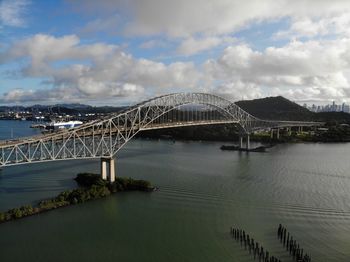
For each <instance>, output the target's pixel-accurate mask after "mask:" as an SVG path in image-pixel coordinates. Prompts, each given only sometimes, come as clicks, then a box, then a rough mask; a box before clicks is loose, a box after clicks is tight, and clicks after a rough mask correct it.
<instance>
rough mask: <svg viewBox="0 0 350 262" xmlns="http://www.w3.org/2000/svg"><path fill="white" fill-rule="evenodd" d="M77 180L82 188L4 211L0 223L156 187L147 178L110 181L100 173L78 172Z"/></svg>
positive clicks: (0, 214) (119, 178) (0, 216)
mask: <svg viewBox="0 0 350 262" xmlns="http://www.w3.org/2000/svg"><path fill="white" fill-rule="evenodd" d="M75 180H76V181H77V183H78V184H79V186H81V187H80V188H77V189H73V190H66V191H63V192H61V193H60V194H59V195H58V196H56V197H54V198H51V199H46V200H42V201H40V202H39V203H38V204H37V206H35V207H33V206H31V205H24V206H21V207H18V208H13V209H10V210H8V211H6V212H3V213H1V212H0V223H1V222H6V221H10V220H14V219H19V218H22V217H27V216H31V215H35V214H39V213H42V212H46V211H49V210H53V209H57V208H60V207H65V206H69V205H75V204H79V203H84V202H86V201H89V200H93V199H98V198H103V197H106V196H109V195H110V194H113V193H116V192H121V191H131V190H138V191H147V192H148V191H153V190H154V189H155V188H154V187H153V186H152V185H151V183H150V182H148V181H145V180H135V179H131V178H121V177H118V178H116V181H115V182H113V183H110V182H107V181H105V180H102V179H101V177H100V175H97V174H91V173H81V174H78V175H77V177H76V178H75Z"/></svg>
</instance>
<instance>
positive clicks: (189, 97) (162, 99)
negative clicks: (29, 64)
mask: <svg viewBox="0 0 350 262" xmlns="http://www.w3.org/2000/svg"><path fill="white" fill-rule="evenodd" d="M223 123H233V124H237V125H239V126H240V127H241V130H242V132H243V133H245V134H250V133H252V132H254V131H257V130H264V129H272V128H279V127H292V126H318V125H321V124H322V123H318V122H299V121H268V120H261V119H259V118H256V117H254V116H252V115H250V114H249V113H247V112H245V111H244V110H243V109H241V108H240V107H239V106H237V105H236V104H235V103H233V102H231V101H229V100H227V99H224V98H222V97H219V96H216V95H212V94H206V93H175V94H168V95H163V96H159V97H155V98H152V99H150V100H147V101H144V102H142V103H139V104H137V105H135V106H132V107H130V108H128V109H127V110H124V111H122V112H119V113H117V114H115V115H112V116H110V117H108V118H105V119H101V120H96V121H93V122H90V123H86V124H84V125H81V126H79V127H77V128H71V129H67V130H61V131H58V132H55V133H51V134H46V135H39V136H33V137H29V138H21V139H17V140H8V141H0V167H5V166H11V165H19V164H28V163H36V162H46V161H57V160H69V159H88V158H101V159H102V158H109V159H111V158H113V156H115V155H116V154H117V152H118V151H119V150H120V149H121V148H122V147H123V146H124V145H125V144H126V143H127V142H128V141H129V140H130V139H132V138H133V137H134V136H135V135H136V134H137V133H138V132H140V131H142V130H150V129H160V128H173V127H182V126H193V125H213V124H223ZM113 165H114V163H113Z"/></svg>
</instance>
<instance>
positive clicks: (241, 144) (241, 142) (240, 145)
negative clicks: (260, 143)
mask: <svg viewBox="0 0 350 262" xmlns="http://www.w3.org/2000/svg"><path fill="white" fill-rule="evenodd" d="M239 148H241V149H242V148H243V136H242V135H239Z"/></svg>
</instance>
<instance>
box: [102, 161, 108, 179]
mask: <svg viewBox="0 0 350 262" xmlns="http://www.w3.org/2000/svg"><path fill="white" fill-rule="evenodd" d="M101 176H102V179H103V180H107V161H106V160H105V159H104V158H101Z"/></svg>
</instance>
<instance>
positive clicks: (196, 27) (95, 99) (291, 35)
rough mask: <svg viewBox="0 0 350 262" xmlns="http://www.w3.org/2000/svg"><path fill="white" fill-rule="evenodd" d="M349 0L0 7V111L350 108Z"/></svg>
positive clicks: (7, 1) (114, 0)
mask: <svg viewBox="0 0 350 262" xmlns="http://www.w3.org/2000/svg"><path fill="white" fill-rule="evenodd" d="M349 83H350V1H349V0H332V1H329V0H293V1H290V0H264V1H261V0H245V1H241V0H215V1H214V0H213V1H211V0H176V1H173V0H99V1H95V0H57V1H56V0H0V105H10V104H11V105H12V104H25V105H30V104H37V103H40V104H56V103H77V102H79V103H85V104H93V105H115V106H121V105H123V106H125V105H132V104H134V103H137V102H140V101H142V100H146V99H149V98H151V97H154V96H158V95H162V94H167V93H176V92H208V93H213V94H217V95H220V96H222V97H225V98H227V99H230V100H232V101H237V100H241V99H255V98H261V97H266V96H278V95H281V96H284V97H286V98H288V99H290V100H292V101H295V102H298V103H304V102H306V103H316V104H320V103H329V102H331V101H336V102H337V103H341V102H348V103H350V85H349Z"/></svg>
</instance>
